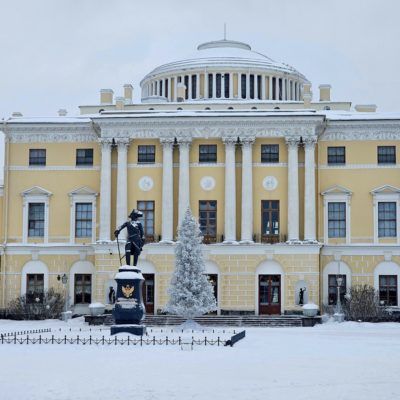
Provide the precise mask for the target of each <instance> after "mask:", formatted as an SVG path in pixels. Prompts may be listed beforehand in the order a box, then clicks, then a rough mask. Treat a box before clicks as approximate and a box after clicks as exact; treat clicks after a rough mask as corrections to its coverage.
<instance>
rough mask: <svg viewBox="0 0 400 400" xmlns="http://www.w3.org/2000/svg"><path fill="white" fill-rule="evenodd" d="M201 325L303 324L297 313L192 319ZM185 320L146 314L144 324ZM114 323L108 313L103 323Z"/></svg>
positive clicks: (256, 325) (292, 325)
mask: <svg viewBox="0 0 400 400" xmlns="http://www.w3.org/2000/svg"><path fill="white" fill-rule="evenodd" d="M194 320H195V321H196V322H197V323H198V324H200V325H202V326H234V327H242V326H243V327H270V328H272V327H299V326H303V318H302V317H301V316H298V315H293V316H292V315H203V316H201V317H197V318H195V319H194ZM184 321H185V320H184V319H183V318H181V317H178V316H176V315H146V318H145V320H144V322H143V323H144V325H146V326H176V325H181V324H182V323H183V322H184ZM113 323H114V321H113V318H112V315H111V314H109V315H107V316H106V318H105V320H104V325H112V324H113Z"/></svg>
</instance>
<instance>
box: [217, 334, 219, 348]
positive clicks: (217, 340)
mask: <svg viewBox="0 0 400 400" xmlns="http://www.w3.org/2000/svg"><path fill="white" fill-rule="evenodd" d="M217 343H218V346H219V336H218V340H217Z"/></svg>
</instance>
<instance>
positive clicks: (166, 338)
mask: <svg viewBox="0 0 400 400" xmlns="http://www.w3.org/2000/svg"><path fill="white" fill-rule="evenodd" d="M165 345H166V346H168V336H166V337H165Z"/></svg>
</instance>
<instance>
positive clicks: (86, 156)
mask: <svg viewBox="0 0 400 400" xmlns="http://www.w3.org/2000/svg"><path fill="white" fill-rule="evenodd" d="M88 165H93V149H76V166H77V167H78V166H88Z"/></svg>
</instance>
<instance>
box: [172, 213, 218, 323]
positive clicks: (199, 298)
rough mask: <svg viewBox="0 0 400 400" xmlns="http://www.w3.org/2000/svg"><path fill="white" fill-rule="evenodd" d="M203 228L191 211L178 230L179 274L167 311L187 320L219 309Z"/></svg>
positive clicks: (177, 260)
mask: <svg viewBox="0 0 400 400" xmlns="http://www.w3.org/2000/svg"><path fill="white" fill-rule="evenodd" d="M201 244H202V235H201V231H200V227H199V224H198V223H197V221H196V220H195V218H194V217H193V215H192V212H191V211H190V209H189V208H188V209H187V210H186V213H185V216H184V218H183V220H182V223H181V225H180V227H179V230H178V242H177V244H176V248H175V258H176V263H175V271H174V274H173V276H172V279H171V283H170V286H169V288H168V293H169V295H170V298H169V301H168V303H167V305H166V307H165V311H167V312H169V313H171V314H176V315H179V316H181V317H184V318H187V319H193V318H194V317H196V316H200V315H203V314H205V313H207V312H210V311H214V310H216V308H217V305H216V301H215V297H214V293H213V287H212V285H211V283H210V282H209V281H208V278H207V276H206V275H205V266H204V260H203V254H202V249H201V247H202V245H201Z"/></svg>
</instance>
